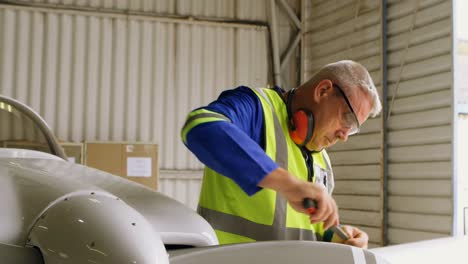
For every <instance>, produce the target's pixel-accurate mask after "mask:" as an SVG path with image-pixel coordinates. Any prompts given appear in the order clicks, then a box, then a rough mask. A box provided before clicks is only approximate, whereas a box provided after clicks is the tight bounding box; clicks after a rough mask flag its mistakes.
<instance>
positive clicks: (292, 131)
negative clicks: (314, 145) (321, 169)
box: [286, 89, 314, 147]
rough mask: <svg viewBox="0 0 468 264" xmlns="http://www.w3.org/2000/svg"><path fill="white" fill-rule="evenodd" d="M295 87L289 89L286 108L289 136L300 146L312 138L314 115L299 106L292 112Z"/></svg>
mask: <svg viewBox="0 0 468 264" xmlns="http://www.w3.org/2000/svg"><path fill="white" fill-rule="evenodd" d="M294 92H295V89H292V90H291V91H289V94H288V100H287V102H286V109H287V111H288V117H289V136H290V137H291V139H292V141H293V142H294V143H296V145H298V146H300V147H302V146H304V145H305V144H306V143H307V142H309V140H310V139H311V138H312V133H313V132H314V116H313V115H312V112H310V111H309V110H307V109H304V108H300V109H298V110H297V111H296V112H294V114H292V113H291V112H292V111H291V108H292V99H293V97H294Z"/></svg>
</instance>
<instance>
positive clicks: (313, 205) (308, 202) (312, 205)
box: [302, 198, 317, 214]
mask: <svg viewBox="0 0 468 264" xmlns="http://www.w3.org/2000/svg"><path fill="white" fill-rule="evenodd" d="M302 206H304V208H305V209H307V211H308V212H309V214H315V212H316V211H317V202H316V201H315V200H312V199H310V198H304V200H302Z"/></svg>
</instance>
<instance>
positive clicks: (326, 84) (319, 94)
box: [314, 79, 333, 102]
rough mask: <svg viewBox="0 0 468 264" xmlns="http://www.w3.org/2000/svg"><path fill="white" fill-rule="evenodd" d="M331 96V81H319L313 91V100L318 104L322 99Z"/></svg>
mask: <svg viewBox="0 0 468 264" xmlns="http://www.w3.org/2000/svg"><path fill="white" fill-rule="evenodd" d="M332 95H333V83H332V81H330V80H328V79H325V80H321V81H320V82H319V83H318V84H317V86H316V87H315V91H314V99H315V100H316V101H317V102H319V101H321V100H323V99H326V98H330V97H331V96H332Z"/></svg>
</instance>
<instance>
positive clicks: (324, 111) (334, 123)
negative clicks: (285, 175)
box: [306, 80, 372, 151]
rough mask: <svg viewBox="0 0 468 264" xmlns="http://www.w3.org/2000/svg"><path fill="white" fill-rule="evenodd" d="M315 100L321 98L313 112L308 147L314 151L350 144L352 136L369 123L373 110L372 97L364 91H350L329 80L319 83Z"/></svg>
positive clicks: (315, 92)
mask: <svg viewBox="0 0 468 264" xmlns="http://www.w3.org/2000/svg"><path fill="white" fill-rule="evenodd" d="M317 89H318V90H317ZM313 96H316V97H317V98H318V100H317V102H318V103H317V104H316V107H314V109H312V110H313V113H314V121H315V128H314V133H313V136H312V139H311V140H310V141H309V142H308V143H307V144H306V147H307V148H308V149H309V150H313V151H320V150H322V149H324V148H328V147H330V146H332V145H334V144H335V143H336V142H337V141H338V140H341V141H343V142H345V141H347V140H348V136H349V135H350V133H352V132H356V129H358V128H359V125H360V124H363V123H364V122H365V121H366V119H367V117H368V115H369V113H370V111H371V107H372V106H371V102H372V99H371V97H370V95H368V94H366V93H364V92H363V91H361V89H352V90H349V89H346V88H344V87H343V88H342V87H340V86H338V85H336V84H333V83H332V82H331V81H329V80H326V81H325V82H320V83H319V85H318V87H317V88H316V91H314V95H313ZM346 99H347V100H346ZM347 101H348V102H347ZM356 126H357V127H356Z"/></svg>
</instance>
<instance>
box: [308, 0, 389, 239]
mask: <svg viewBox="0 0 468 264" xmlns="http://www.w3.org/2000/svg"><path fill="white" fill-rule="evenodd" d="M303 12H304V15H305V18H306V21H305V27H306V34H305V36H304V37H305V41H304V47H303V49H304V53H305V54H304V59H305V62H304V73H305V76H304V78H305V80H307V79H308V78H310V77H311V76H312V75H313V73H314V72H315V71H317V70H318V69H319V68H320V67H322V66H324V65H325V64H327V63H331V62H335V61H338V60H342V59H352V60H355V61H358V62H360V63H362V64H363V65H364V66H366V67H367V68H368V70H369V71H370V73H371V75H372V78H373V80H374V82H375V84H376V86H377V87H378V89H379V92H380V93H381V92H382V89H381V83H382V68H381V65H382V63H381V61H382V59H381V53H382V45H381V39H382V38H381V29H382V24H381V6H380V1H374V0H361V1H359V0H358V1H351V0H343V1H320V0H312V1H306V5H305V10H304V11H303ZM381 123H382V120H381V117H377V118H374V119H370V120H368V121H367V122H366V123H365V124H364V125H363V127H362V129H361V133H360V134H359V135H355V136H352V137H350V138H349V140H348V142H346V143H345V144H343V143H338V144H337V145H335V146H334V147H332V148H331V149H330V150H329V154H330V158H331V162H332V165H333V169H334V173H335V181H336V184H335V186H336V187H335V191H334V194H333V196H334V197H335V199H336V201H337V203H338V206H339V208H340V221H341V222H342V223H343V224H352V225H355V226H357V227H359V228H361V229H363V230H364V231H366V232H367V233H368V234H369V240H370V241H369V242H370V243H369V247H375V246H378V245H380V243H381V241H382V238H381V222H382V216H381V204H382V200H381V182H380V177H381V172H380V167H381V157H382V151H381V147H380V146H381V144H382V134H381V129H380V128H381Z"/></svg>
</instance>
